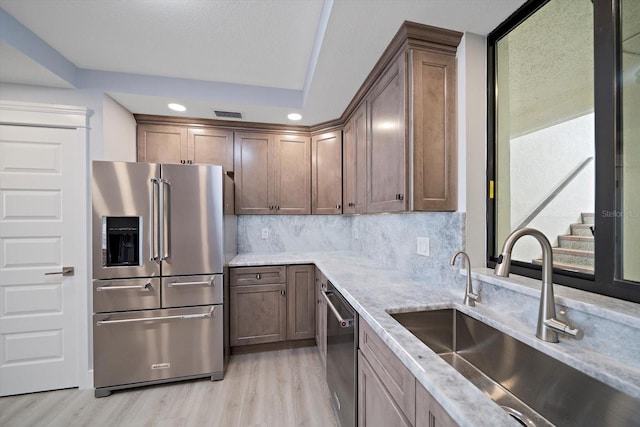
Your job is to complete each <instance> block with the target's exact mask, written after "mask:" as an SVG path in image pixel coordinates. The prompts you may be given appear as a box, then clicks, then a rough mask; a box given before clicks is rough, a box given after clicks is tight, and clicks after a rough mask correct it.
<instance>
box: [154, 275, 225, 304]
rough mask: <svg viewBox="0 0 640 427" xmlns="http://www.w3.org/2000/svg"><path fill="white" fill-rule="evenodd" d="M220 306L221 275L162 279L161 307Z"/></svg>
mask: <svg viewBox="0 0 640 427" xmlns="http://www.w3.org/2000/svg"><path fill="white" fill-rule="evenodd" d="M212 304H222V274H212V275H206V276H179V277H165V278H163V279H162V307H163V308H169V307H185V306H191V305H212Z"/></svg>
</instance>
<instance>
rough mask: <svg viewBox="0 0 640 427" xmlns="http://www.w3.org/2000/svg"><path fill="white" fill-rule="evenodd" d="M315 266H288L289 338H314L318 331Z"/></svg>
mask: <svg viewBox="0 0 640 427" xmlns="http://www.w3.org/2000/svg"><path fill="white" fill-rule="evenodd" d="M314 276H315V268H314V266H313V265H290V266H289V267H287V339H288V340H302V339H307V338H313V337H314V336H315V331H316V327H315V326H316V325H315V320H316V316H315V314H316V311H315V308H316V307H315V305H316V304H315V286H314V285H315V277H314Z"/></svg>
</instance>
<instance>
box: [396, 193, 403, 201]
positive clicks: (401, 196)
mask: <svg viewBox="0 0 640 427" xmlns="http://www.w3.org/2000/svg"><path fill="white" fill-rule="evenodd" d="M396 200H404V194H396Z"/></svg>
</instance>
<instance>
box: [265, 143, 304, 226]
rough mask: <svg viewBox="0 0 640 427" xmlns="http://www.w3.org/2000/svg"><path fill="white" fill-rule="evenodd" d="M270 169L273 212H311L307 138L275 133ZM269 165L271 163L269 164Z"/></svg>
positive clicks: (288, 213)
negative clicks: (272, 184) (273, 160)
mask: <svg viewBox="0 0 640 427" xmlns="http://www.w3.org/2000/svg"><path fill="white" fill-rule="evenodd" d="M273 153H274V154H273V156H274V158H275V162H274V165H273V166H274V167H273V169H272V177H273V182H274V186H273V194H274V195H273V197H272V200H273V201H274V204H275V206H276V209H275V211H276V212H275V213H277V214H280V215H298V214H310V213H311V182H310V181H311V141H310V139H309V137H308V136H296V135H276V136H275V137H274V139H273ZM269 167H270V168H271V165H269Z"/></svg>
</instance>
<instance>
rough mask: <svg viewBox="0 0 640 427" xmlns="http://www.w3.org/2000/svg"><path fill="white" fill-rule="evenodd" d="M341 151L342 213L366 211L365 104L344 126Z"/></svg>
mask: <svg viewBox="0 0 640 427" xmlns="http://www.w3.org/2000/svg"><path fill="white" fill-rule="evenodd" d="M342 138H343V150H342V153H343V154H342V186H343V190H342V194H343V199H344V206H343V209H342V211H343V213H345V214H356V213H363V212H366V211H367V104H366V101H365V102H363V103H362V105H360V107H359V108H358V109H357V110H356V112H355V113H354V114H353V116H352V117H351V118H350V119H349V121H348V122H347V123H346V124H345V126H344V129H343V132H342Z"/></svg>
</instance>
